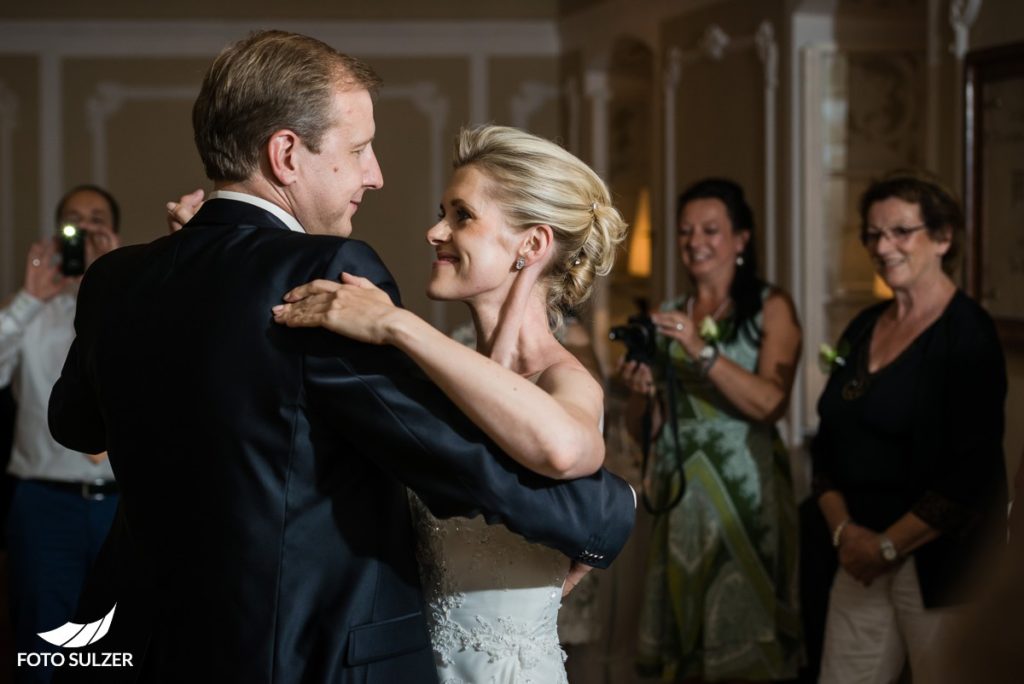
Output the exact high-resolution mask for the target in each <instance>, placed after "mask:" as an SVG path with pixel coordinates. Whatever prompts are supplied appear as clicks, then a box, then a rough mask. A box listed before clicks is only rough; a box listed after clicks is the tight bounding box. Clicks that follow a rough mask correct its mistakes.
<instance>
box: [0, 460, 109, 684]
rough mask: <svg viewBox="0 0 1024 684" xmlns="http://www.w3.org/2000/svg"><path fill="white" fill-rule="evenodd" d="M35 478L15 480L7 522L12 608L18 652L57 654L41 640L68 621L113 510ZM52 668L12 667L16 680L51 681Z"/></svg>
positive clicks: (107, 529) (98, 502)
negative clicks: (43, 634) (44, 634)
mask: <svg viewBox="0 0 1024 684" xmlns="http://www.w3.org/2000/svg"><path fill="white" fill-rule="evenodd" d="M117 498H118V497H117V496H116V495H113V496H108V497H106V498H104V499H103V500H100V501H96V500H92V499H86V498H83V497H82V495H81V494H78V493H75V492H71V491H66V490H61V489H58V488H55V487H53V486H50V485H48V484H46V483H43V482H39V481H34V480H19V481H18V482H17V483H16V485H15V489H14V497H13V500H12V501H11V509H10V513H9V514H8V518H7V550H8V557H9V559H10V604H11V618H12V621H13V624H14V648H15V651H16V653H15V664H16V663H17V653H29V652H33V653H42V652H47V651H49V652H55V651H59V650H60V648H59V647H57V646H52V645H51V644H49V643H47V642H46V641H44V640H43V639H41V638H39V637H38V636H37V634H38V633H39V632H47V631H50V630H52V629H56V628H57V627H60V626H61V625H63V624H64V623H66V622H68V621H69V620H71V618H72V615H73V614H74V612H75V607H76V605H77V603H78V596H79V594H80V593H81V591H82V585H83V584H84V583H85V579H86V577H87V576H88V573H89V569H90V568H91V567H92V564H93V561H95V559H96V555H97V554H98V553H99V550H100V547H101V546H102V545H103V540H104V539H105V538H106V536H107V532H108V531H109V530H110V524H111V522H112V521H113V519H114V511H115V510H116V509H117ZM52 676H53V672H52V668H49V667H42V666H40V667H29V666H27V665H22V666H20V667H18V666H17V665H16V667H15V675H14V681H16V682H49V681H50V678H51V677H52Z"/></svg>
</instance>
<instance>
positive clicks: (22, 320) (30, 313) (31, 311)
mask: <svg viewBox="0 0 1024 684" xmlns="http://www.w3.org/2000/svg"><path fill="white" fill-rule="evenodd" d="M45 304H46V302H44V301H43V300H41V299H38V298H37V297H33V296H32V295H30V294H29V293H28V292H26V291H25V290H20V291H19V292H18V294H16V295H14V299H13V300H11V303H10V305H9V306H8V307H7V309H6V310H5V311H4V313H6V314H7V315H8V316H10V317H11V319H13V321H14V323H15V324H16V325H17V326H18V327H19V328H24V327H25V326H26V325H28V322H29V321H31V320H32V319H33V318H35V317H36V315H37V314H38V313H39V312H40V311H42V310H43V306H44V305H45Z"/></svg>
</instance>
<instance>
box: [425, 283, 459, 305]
mask: <svg viewBox="0 0 1024 684" xmlns="http://www.w3.org/2000/svg"><path fill="white" fill-rule="evenodd" d="M427 299H432V300H434V301H435V302H450V301H453V300H454V299H455V298H454V297H452V296H451V295H449V294H447V293H445V292H444V291H443V290H442V289H441V288H439V287H436V286H435V285H434V283H427Z"/></svg>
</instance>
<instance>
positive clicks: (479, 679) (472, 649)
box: [409, 495, 569, 684]
mask: <svg viewBox="0 0 1024 684" xmlns="http://www.w3.org/2000/svg"><path fill="white" fill-rule="evenodd" d="M409 498H410V501H411V503H412V515H413V520H414V521H415V524H416V528H417V530H416V531H417V537H418V548H417V557H418V559H419V563H420V576H421V579H422V582H423V590H424V593H425V594H426V599H427V609H428V615H427V623H428V625H429V627H430V641H431V644H432V646H433V649H434V663H435V664H436V665H437V675H438V680H439V681H440V682H441V684H527V683H530V684H566V683H567V681H568V680H567V679H566V675H565V665H564V663H565V652H564V651H562V648H561V646H559V643H558V625H557V618H558V607H559V605H560V604H561V599H562V584H563V582H564V581H565V576H566V574H567V573H568V571H569V559H568V558H567V557H566V556H564V555H563V554H561V553H559V552H557V551H555V550H553V549H549V548H547V547H545V546H541V545H539V544H531V543H529V542H527V541H526V540H524V539H523V538H522V537H519V536H517V535H515V534H513V533H512V532H509V531H508V529H507V528H505V527H504V526H502V525H488V524H487V523H485V522H484V520H483V518H481V517H476V518H473V519H467V518H452V519H449V520H438V519H437V518H435V517H434V516H433V515H431V514H430V512H429V511H428V510H427V508H426V506H424V505H423V504H422V503H421V502H420V500H419V499H418V498H416V496H414V495H410V497H409Z"/></svg>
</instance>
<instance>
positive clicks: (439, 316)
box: [378, 81, 451, 330]
mask: <svg viewBox="0 0 1024 684" xmlns="http://www.w3.org/2000/svg"><path fill="white" fill-rule="evenodd" d="M378 100H380V101H382V102H383V101H387V100H409V101H410V102H412V105H413V106H414V107H415V108H416V110H417V111H419V112H420V113H421V114H423V115H424V116H425V117H426V118H427V120H428V122H429V124H430V169H429V172H428V178H430V197H431V201H432V202H433V201H437V200H438V199H439V198H440V197H441V196H442V195H443V194H444V184H445V174H446V172H447V168H448V160H447V155H446V153H445V139H444V129H445V126H446V125H447V123H448V113H449V111H450V110H451V102H450V101H449V99H448V97H447V96H445V95H442V94H441V93H440V92H439V90H438V87H437V83H434V82H433V81H416V82H415V83H410V84H409V85H404V86H387V85H386V86H384V87H383V88H381V90H380V94H379V95H378ZM444 312H445V305H444V302H440V301H433V302H431V304H430V315H431V319H432V321H431V322H432V323H433V324H434V327H435V328H437V329H438V330H447V325H446V321H445V313H444Z"/></svg>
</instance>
